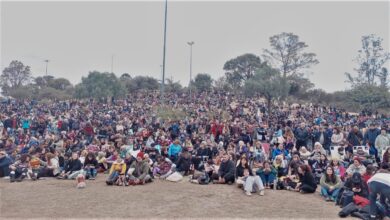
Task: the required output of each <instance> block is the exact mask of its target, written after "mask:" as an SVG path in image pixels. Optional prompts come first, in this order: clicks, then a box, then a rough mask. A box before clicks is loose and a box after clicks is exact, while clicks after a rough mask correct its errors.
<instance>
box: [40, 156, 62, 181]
mask: <svg viewBox="0 0 390 220" xmlns="http://www.w3.org/2000/svg"><path fill="white" fill-rule="evenodd" d="M45 158H46V161H41V164H43V167H42V168H41V169H40V171H39V175H38V177H39V178H41V177H56V176H58V175H59V174H60V165H59V162H58V157H57V156H56V155H54V154H52V153H46V154H45Z"/></svg>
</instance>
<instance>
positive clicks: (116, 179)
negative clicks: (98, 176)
mask: <svg viewBox="0 0 390 220" xmlns="http://www.w3.org/2000/svg"><path fill="white" fill-rule="evenodd" d="M125 174H126V164H125V162H124V161H123V159H122V158H120V157H117V159H116V160H115V162H113V163H112V165H111V169H110V173H109V177H108V179H107V181H106V184H107V185H113V184H114V183H115V184H116V185H118V186H122V185H123V183H125V186H127V185H128V184H127V182H126V181H125Z"/></svg>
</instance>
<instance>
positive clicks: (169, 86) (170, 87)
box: [165, 79, 183, 93]
mask: <svg viewBox="0 0 390 220" xmlns="http://www.w3.org/2000/svg"><path fill="white" fill-rule="evenodd" d="M165 81H166V83H165V91H167V92H172V93H179V92H181V91H182V89H183V87H182V86H181V84H180V82H179V81H178V82H174V81H173V80H171V79H166V80H165Z"/></svg>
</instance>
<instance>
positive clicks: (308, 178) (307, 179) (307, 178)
mask: <svg viewBox="0 0 390 220" xmlns="http://www.w3.org/2000/svg"><path fill="white" fill-rule="evenodd" d="M299 182H300V183H302V185H309V186H311V187H313V188H314V189H316V188H317V183H316V181H315V179H314V176H313V174H312V173H311V172H306V173H305V174H304V175H302V174H299Z"/></svg>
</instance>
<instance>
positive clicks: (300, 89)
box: [282, 75, 314, 96]
mask: <svg viewBox="0 0 390 220" xmlns="http://www.w3.org/2000/svg"><path fill="white" fill-rule="evenodd" d="M282 80H283V79H282ZM287 84H288V85H289V87H290V89H289V91H288V94H289V95H293V96H299V95H300V94H304V93H305V92H306V91H308V90H310V89H312V88H314V84H313V83H312V82H310V80H309V79H308V78H305V77H302V76H298V75H291V76H288V77H287Z"/></svg>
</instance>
